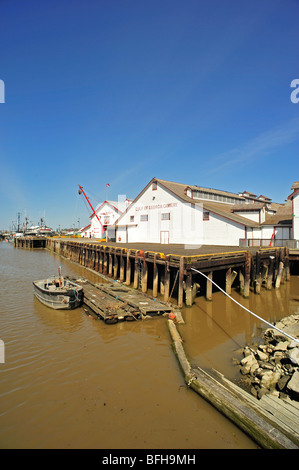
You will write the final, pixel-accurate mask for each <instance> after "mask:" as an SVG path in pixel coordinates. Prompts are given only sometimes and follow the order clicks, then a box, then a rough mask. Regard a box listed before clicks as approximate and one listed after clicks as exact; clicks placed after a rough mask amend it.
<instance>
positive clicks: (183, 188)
mask: <svg viewBox="0 0 299 470" xmlns="http://www.w3.org/2000/svg"><path fill="white" fill-rule="evenodd" d="M291 222H292V221H291V205H290V204H289V205H284V204H276V203H272V202H271V199H270V198H268V197H266V196H256V195H255V194H253V193H250V192H248V191H244V192H243V193H238V194H235V193H231V192H227V191H221V190H217V189H211V188H204V187H199V186H195V185H194V186H193V185H192V186H191V185H185V184H181V183H174V182H171V181H166V180H161V179H157V178H153V179H152V180H151V181H150V182H149V183H148V184H147V186H146V187H145V188H144V189H143V190H142V191H141V193H140V194H139V195H138V196H137V197H136V199H135V200H134V201H133V202H132V203H131V204H130V205H129V206H128V207H127V209H126V210H125V211H124V212H123V214H122V215H120V217H119V218H118V220H117V222H116V223H115V224H114V225H113V226H112V227H109V230H108V234H109V238H111V239H112V240H115V241H117V242H120V243H134V242H135V243H136V242H147V243H173V244H185V245H188V244H190V245H226V246H229V245H231V246H239V245H242V246H252V245H259V244H261V245H272V246H273V245H274V244H275V243H276V244H278V243H279V244H280V246H281V245H283V244H285V243H286V241H287V240H289V239H290V238H291V228H292V223H291Z"/></svg>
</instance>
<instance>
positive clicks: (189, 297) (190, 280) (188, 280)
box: [186, 270, 211, 307]
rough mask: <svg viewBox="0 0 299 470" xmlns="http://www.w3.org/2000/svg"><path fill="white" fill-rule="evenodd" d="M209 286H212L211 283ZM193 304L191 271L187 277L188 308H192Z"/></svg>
mask: <svg viewBox="0 0 299 470" xmlns="http://www.w3.org/2000/svg"><path fill="white" fill-rule="evenodd" d="M207 282H209V281H207ZM209 284H211V282H209ZM192 304H193V290H192V272H191V270H190V271H188V273H187V276H186V306H187V307H192Z"/></svg>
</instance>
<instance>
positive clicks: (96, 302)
mask: <svg viewBox="0 0 299 470" xmlns="http://www.w3.org/2000/svg"><path fill="white" fill-rule="evenodd" d="M73 280H74V282H76V284H79V285H80V286H82V287H83V289H84V303H85V305H87V306H88V307H89V308H90V309H91V310H92V311H93V313H94V314H95V315H96V316H97V317H99V318H101V319H102V320H104V322H105V323H110V324H111V323H117V322H118V321H122V320H125V321H130V320H138V319H143V318H145V317H148V316H150V317H152V316H159V315H164V314H170V313H172V314H173V315H174V317H175V318H176V320H177V321H178V323H182V322H183V319H182V317H181V314H180V312H179V311H178V310H177V309H175V308H174V307H173V306H171V305H167V304H166V303H164V302H161V301H157V300H156V299H152V298H150V297H148V296H146V295H145V294H143V293H142V292H140V291H136V290H133V289H130V288H128V287H126V286H123V285H122V284H119V283H118V282H114V283H111V284H110V283H106V284H105V283H100V284H93V283H91V282H90V281H88V280H87V279H82V278H80V279H73Z"/></svg>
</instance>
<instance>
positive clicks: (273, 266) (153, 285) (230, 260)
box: [46, 238, 290, 308]
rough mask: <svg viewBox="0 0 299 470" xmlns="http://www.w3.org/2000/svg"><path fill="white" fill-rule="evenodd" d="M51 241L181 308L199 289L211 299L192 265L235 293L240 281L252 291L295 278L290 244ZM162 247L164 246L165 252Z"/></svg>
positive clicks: (77, 259)
mask: <svg viewBox="0 0 299 470" xmlns="http://www.w3.org/2000/svg"><path fill="white" fill-rule="evenodd" d="M46 247H47V248H48V249H49V250H51V251H53V252H55V253H58V254H59V255H62V256H64V257H65V258H67V259H70V260H72V261H74V262H76V263H79V264H81V265H82V266H85V267H88V268H90V269H92V270H94V271H96V272H99V273H102V274H104V275H106V276H108V277H110V278H111V279H114V280H119V281H120V282H122V283H124V284H125V285H127V286H131V287H133V288H134V289H139V290H141V292H143V293H147V292H148V290H150V291H151V295H152V296H153V297H154V298H157V296H158V293H159V294H160V296H161V297H162V298H163V300H164V301H165V302H168V301H169V300H170V299H177V305H178V307H179V308H181V307H183V305H184V304H185V305H186V306H191V305H192V304H193V302H194V298H195V296H196V295H197V294H198V293H199V294H200V295H205V297H206V299H207V300H212V293H213V288H212V283H211V282H209V281H207V280H206V279H205V278H204V277H203V276H201V275H200V274H198V273H196V272H195V271H193V269H192V268H194V269H196V270H198V271H199V272H202V273H205V274H206V275H207V276H208V278H209V279H210V280H213V279H214V280H216V282H217V284H218V285H222V286H223V287H224V288H225V290H226V292H227V293H228V294H230V292H231V289H232V286H233V285H234V287H238V288H239V290H240V292H242V294H243V296H244V297H245V298H248V297H249V294H250V292H255V293H256V294H259V293H260V292H261V288H262V286H263V287H264V288H265V289H272V288H273V287H275V288H279V287H280V283H281V282H285V281H288V280H289V279H290V259H289V250H288V248H260V249H258V248H250V249H247V250H239V249H238V247H223V246H222V247H217V246H209V247H207V246H203V247H200V248H194V249H193V248H188V249H186V248H185V247H184V245H153V244H141V243H139V244H138V243H137V244H134V245H133V246H132V245H118V244H116V243H111V244H109V245H106V244H104V243H100V242H97V241H89V242H88V243H87V242H86V240H76V241H75V240H71V239H59V238H48V239H47V243H46ZM162 250H163V252H162Z"/></svg>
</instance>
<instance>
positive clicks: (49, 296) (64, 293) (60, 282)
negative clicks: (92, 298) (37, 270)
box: [33, 267, 84, 310]
mask: <svg viewBox="0 0 299 470" xmlns="http://www.w3.org/2000/svg"><path fill="white" fill-rule="evenodd" d="M33 286H34V294H35V296H36V297H37V299H38V300H39V301H40V302H42V303H43V304H45V305H46V306H47V307H50V308H54V309H55V310H71V309H74V308H77V307H79V306H80V305H81V304H82V303H83V297H84V291H83V287H81V286H78V285H77V284H76V283H75V282H73V281H71V280H70V279H67V278H63V277H62V276H61V268H60V267H59V269H58V277H51V278H48V279H42V280H38V281H34V282H33Z"/></svg>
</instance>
